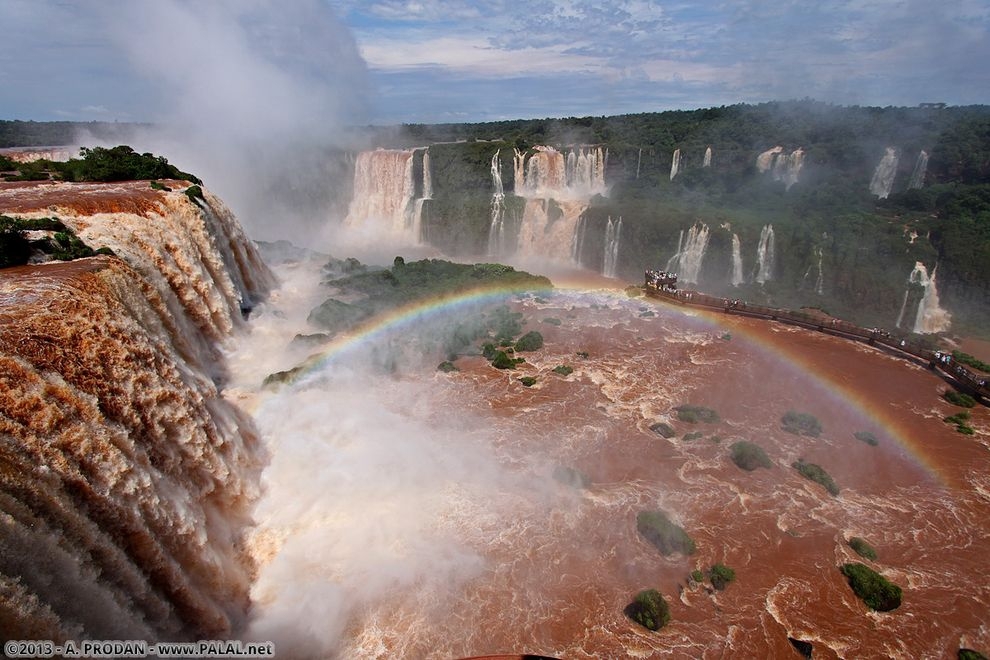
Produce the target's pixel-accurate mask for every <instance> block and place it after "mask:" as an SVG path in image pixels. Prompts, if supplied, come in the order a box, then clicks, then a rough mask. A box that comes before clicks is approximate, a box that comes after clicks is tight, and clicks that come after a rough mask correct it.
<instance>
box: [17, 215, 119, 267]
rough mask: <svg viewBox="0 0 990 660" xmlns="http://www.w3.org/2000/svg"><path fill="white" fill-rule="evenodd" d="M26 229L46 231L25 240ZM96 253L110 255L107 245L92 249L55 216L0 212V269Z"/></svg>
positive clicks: (68, 259) (79, 257)
mask: <svg viewBox="0 0 990 660" xmlns="http://www.w3.org/2000/svg"><path fill="white" fill-rule="evenodd" d="M28 231H34V232H46V233H47V235H46V236H42V237H41V238H35V239H31V240H29V239H28V238H27V237H26V236H25V235H24V234H25V232H28ZM97 254H105V255H113V251H112V250H111V249H110V248H107V247H101V248H99V249H96V250H94V249H93V248H91V247H90V246H89V245H86V243H84V242H83V241H82V240H81V239H80V238H79V237H78V236H76V235H75V233H73V231H72V230H71V229H69V228H68V227H66V226H65V225H64V224H63V223H62V221H60V220H58V219H57V218H11V217H7V216H4V215H0V268H9V267H11V266H23V265H24V264H27V263H28V262H29V261H31V262H38V261H48V260H52V261H73V260H75V259H83V258H85V257H92V256H95V255H97Z"/></svg>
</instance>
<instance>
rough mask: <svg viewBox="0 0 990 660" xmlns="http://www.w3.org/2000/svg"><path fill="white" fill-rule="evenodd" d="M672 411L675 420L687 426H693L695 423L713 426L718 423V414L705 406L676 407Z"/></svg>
mask: <svg viewBox="0 0 990 660" xmlns="http://www.w3.org/2000/svg"><path fill="white" fill-rule="evenodd" d="M674 410H675V411H676V412H677V419H679V420H680V421H682V422H687V423H688V424H694V423H696V422H705V423H706V424H714V423H716V422H718V421H719V416H718V413H717V412H716V411H714V410H712V409H711V408H706V407H705V406H695V405H690V404H684V405H681V406H677V407H676V408H674Z"/></svg>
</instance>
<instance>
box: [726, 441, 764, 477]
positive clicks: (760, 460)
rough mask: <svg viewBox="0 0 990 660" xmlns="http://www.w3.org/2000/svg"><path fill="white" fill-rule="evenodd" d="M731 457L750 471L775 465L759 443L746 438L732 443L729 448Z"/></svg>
mask: <svg viewBox="0 0 990 660" xmlns="http://www.w3.org/2000/svg"><path fill="white" fill-rule="evenodd" d="M729 457H730V458H731V459H732V462H733V463H735V464H736V465H737V466H738V467H740V468H742V469H743V470H747V471H749V472H752V471H753V470H755V469H756V468H761V467H762V468H769V467H773V462H772V461H771V460H770V457H769V456H767V453H766V452H765V451H763V449H762V448H761V447H760V446H759V445H757V444H754V443H752V442H748V441H746V440H740V441H739V442H734V443H732V446H731V447H730V448H729Z"/></svg>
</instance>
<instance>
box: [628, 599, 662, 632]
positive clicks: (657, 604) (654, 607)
mask: <svg viewBox="0 0 990 660" xmlns="http://www.w3.org/2000/svg"><path fill="white" fill-rule="evenodd" d="M625 614H626V616H628V617H629V618H630V619H632V620H633V621H635V622H636V623H638V624H639V625H641V626H643V627H644V628H646V629H647V630H660V629H661V628H663V627H664V626H665V625H667V624H668V623H669V622H670V606H669V605H667V601H666V600H664V597H663V594H661V593H660V592H659V591H657V590H656V589H646V590H644V591H640V592H639V593H638V594H636V597H635V598H633V602H631V603H629V605H627V606H626V609H625Z"/></svg>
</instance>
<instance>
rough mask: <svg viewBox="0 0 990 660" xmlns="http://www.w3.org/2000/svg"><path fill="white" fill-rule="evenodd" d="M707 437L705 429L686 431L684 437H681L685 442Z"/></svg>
mask: <svg viewBox="0 0 990 660" xmlns="http://www.w3.org/2000/svg"><path fill="white" fill-rule="evenodd" d="M703 437H705V432H704V431H691V432H690V433H685V434H684V437H683V438H681V439H682V440H683V441H684V442H693V441H695V440H698V439H699V438H703Z"/></svg>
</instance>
